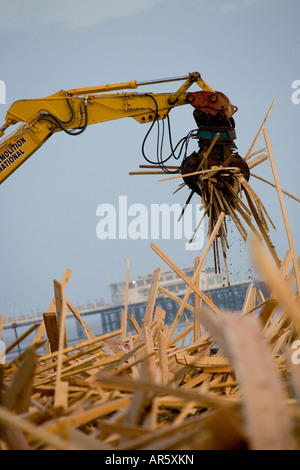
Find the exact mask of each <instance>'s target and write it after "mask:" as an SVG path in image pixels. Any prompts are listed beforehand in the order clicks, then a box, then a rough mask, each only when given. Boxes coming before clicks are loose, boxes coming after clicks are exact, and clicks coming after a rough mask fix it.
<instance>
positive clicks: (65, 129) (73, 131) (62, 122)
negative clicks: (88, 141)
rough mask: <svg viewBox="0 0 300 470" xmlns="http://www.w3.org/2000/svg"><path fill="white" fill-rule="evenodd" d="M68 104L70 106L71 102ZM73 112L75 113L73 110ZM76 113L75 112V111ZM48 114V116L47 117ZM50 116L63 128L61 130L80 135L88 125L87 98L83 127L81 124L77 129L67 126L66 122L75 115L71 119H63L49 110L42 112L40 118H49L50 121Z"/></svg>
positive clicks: (85, 100)
mask: <svg viewBox="0 0 300 470" xmlns="http://www.w3.org/2000/svg"><path fill="white" fill-rule="evenodd" d="M68 104H69V106H70V103H69V101H68ZM70 108H71V106H70ZM72 113H73V110H72ZM73 114H74V113H73ZM46 116H47V117H46ZM48 117H50V118H51V119H53V120H54V122H55V123H56V124H57V125H58V127H60V128H61V130H63V131H64V132H66V134H68V135H80V134H82V133H83V132H84V131H85V130H86V128H87V126H88V110H87V99H86V98H85V99H84V118H85V122H84V125H83V126H82V127H81V125H80V126H79V127H78V128H77V129H73V130H71V129H67V128H66V127H65V124H68V123H69V122H71V121H72V120H73V116H72V118H71V119H70V120H69V121H61V120H60V119H59V118H58V117H57V116H55V115H54V114H52V113H49V112H48V111H47V112H40V120H44V119H45V120H47V121H50V122H52V121H51V120H50V119H47V118H48Z"/></svg>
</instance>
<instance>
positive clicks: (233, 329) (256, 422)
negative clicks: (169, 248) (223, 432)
mask: <svg viewBox="0 0 300 470" xmlns="http://www.w3.org/2000/svg"><path fill="white" fill-rule="evenodd" d="M201 315H202V320H203V322H204V323H205V325H206V327H207V329H208V330H209V331H210V333H211V334H212V335H213V336H214V338H215V339H216V341H217V342H218V344H219V345H220V348H221V349H222V351H223V352H224V353H225V354H226V355H227V356H228V358H229V360H230V361H231V363H232V366H233V369H234V371H235V373H236V376H237V382H238V383H239V384H240V386H241V395H242V396H243V401H242V410H243V418H244V420H245V431H246V435H247V437H248V440H249V446H250V449H251V450H292V449H293V448H294V440H293V435H292V428H291V422H290V420H289V411H288V405H287V400H286V399H287V397H286V393H285V389H284V387H283V385H282V383H281V381H280V378H279V376H278V372H277V370H276V367H275V362H274V360H273V358H272V355H271V350H270V346H269V344H268V343H267V341H266V338H265V336H264V334H263V332H262V330H261V328H260V325H259V323H258V321H257V320H256V319H255V318H252V317H247V316H243V317H241V316H237V315H233V314H229V313H226V314H224V315H223V316H222V317H214V318H212V315H211V313H210V312H208V311H202V312H201Z"/></svg>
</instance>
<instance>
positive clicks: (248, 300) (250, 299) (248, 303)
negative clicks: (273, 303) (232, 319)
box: [241, 282, 256, 315]
mask: <svg viewBox="0 0 300 470" xmlns="http://www.w3.org/2000/svg"><path fill="white" fill-rule="evenodd" d="M255 305H256V288H255V287H253V282H251V283H250V285H249V287H248V289H247V293H246V297H245V300H244V304H243V308H242V311H241V315H246V314H247V313H248V312H250V311H252V310H253V309H254V308H255Z"/></svg>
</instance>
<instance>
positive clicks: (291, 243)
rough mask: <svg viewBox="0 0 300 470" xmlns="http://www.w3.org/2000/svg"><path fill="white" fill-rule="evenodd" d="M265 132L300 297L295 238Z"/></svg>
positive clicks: (266, 133) (268, 139)
mask: <svg viewBox="0 0 300 470" xmlns="http://www.w3.org/2000/svg"><path fill="white" fill-rule="evenodd" d="M263 132H264V137H265V141H266V144H267V148H268V154H269V158H270V163H271V167H272V172H273V176H274V180H275V185H276V189H277V194H278V198H279V203H280V207H281V212H282V216H283V220H284V224H285V229H286V233H287V238H288V242H289V246H290V250H291V252H292V255H293V264H294V268H295V275H296V284H297V289H298V295H299V297H300V276H299V270H298V262H297V256H296V252H295V245H294V240H293V236H292V231H291V226H290V222H289V218H288V215H287V211H286V207H285V202H284V199H283V196H282V190H281V186H280V181H279V177H278V172H277V168H276V164H275V159H274V155H273V150H272V146H271V143H270V138H269V134H268V131H267V129H264V130H263Z"/></svg>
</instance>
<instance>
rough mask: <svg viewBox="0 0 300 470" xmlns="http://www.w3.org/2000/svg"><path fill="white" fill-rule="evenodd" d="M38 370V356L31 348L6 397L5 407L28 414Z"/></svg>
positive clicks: (4, 400)
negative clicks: (34, 379) (35, 375)
mask: <svg viewBox="0 0 300 470" xmlns="http://www.w3.org/2000/svg"><path fill="white" fill-rule="evenodd" d="M35 368H36V355H35V352H34V351H33V349H31V348H29V349H28V350H27V351H26V352H25V354H24V361H23V364H22V365H21V367H20V368H19V370H18V371H17V373H16V374H15V376H14V379H13V382H12V384H11V386H10V387H9V388H8V390H7V391H6V393H5V395H4V399H3V405H4V406H5V407H6V408H8V409H9V410H13V411H15V412H16V413H26V412H27V411H28V408H29V405H30V399H31V395H32V383H33V378H34V374H35Z"/></svg>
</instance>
